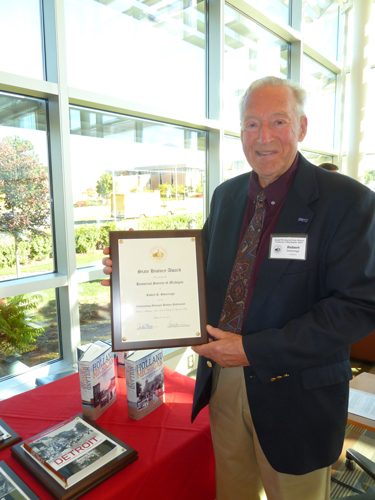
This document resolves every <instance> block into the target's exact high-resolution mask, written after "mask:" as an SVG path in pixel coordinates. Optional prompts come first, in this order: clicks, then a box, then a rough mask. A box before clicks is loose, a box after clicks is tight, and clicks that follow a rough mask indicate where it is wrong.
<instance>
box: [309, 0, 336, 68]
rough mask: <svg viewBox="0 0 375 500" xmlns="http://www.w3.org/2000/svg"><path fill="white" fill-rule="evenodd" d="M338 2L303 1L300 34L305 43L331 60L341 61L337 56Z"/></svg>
mask: <svg viewBox="0 0 375 500" xmlns="http://www.w3.org/2000/svg"><path fill="white" fill-rule="evenodd" d="M339 12H340V11H339V6H338V2H335V1H332V0H304V2H303V16H302V32H303V35H304V39H305V42H306V43H308V44H309V45H311V46H312V47H313V48H314V49H316V50H318V51H319V52H321V53H322V54H323V55H324V56H325V57H327V58H328V59H332V60H336V59H338V60H341V54H338V52H337V49H338V24H339V23H338V20H339Z"/></svg>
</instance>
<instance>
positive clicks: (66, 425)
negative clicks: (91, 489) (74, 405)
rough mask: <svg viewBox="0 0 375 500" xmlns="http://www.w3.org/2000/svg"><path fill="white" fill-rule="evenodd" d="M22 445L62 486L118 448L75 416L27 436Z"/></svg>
mask: <svg viewBox="0 0 375 500" xmlns="http://www.w3.org/2000/svg"><path fill="white" fill-rule="evenodd" d="M23 447H24V449H25V450H26V451H27V452H28V453H29V454H30V455H31V456H32V457H33V458H34V459H35V460H37V461H38V462H40V464H41V465H42V466H44V467H45V468H46V469H47V471H48V472H49V473H50V474H51V475H52V476H53V477H54V479H56V480H58V479H59V480H60V481H62V483H63V484H64V485H66V487H69V486H71V485H72V484H74V483H76V482H78V481H79V480H81V479H82V478H84V477H86V476H87V475H88V474H90V473H91V472H93V471H95V470H97V469H99V468H100V467H101V466H102V465H104V464H106V463H108V462H109V461H110V460H112V459H113V458H114V457H116V456H117V454H118V453H119V451H120V448H121V447H120V446H119V445H117V444H116V443H115V442H113V441H112V440H110V439H109V438H108V437H107V436H105V435H104V434H103V433H101V432H100V431H99V430H97V429H96V428H94V427H92V426H91V425H90V424H88V423H87V422H85V421H84V420H82V419H81V418H79V417H72V418H70V419H68V420H65V421H64V422H62V423H61V424H58V425H56V426H54V427H52V428H50V429H48V430H47V431H45V432H43V433H41V434H38V435H37V436H34V437H33V438H31V439H27V440H26V441H24V443H23ZM121 451H123V450H121Z"/></svg>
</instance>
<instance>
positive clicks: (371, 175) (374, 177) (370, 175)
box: [365, 170, 375, 184]
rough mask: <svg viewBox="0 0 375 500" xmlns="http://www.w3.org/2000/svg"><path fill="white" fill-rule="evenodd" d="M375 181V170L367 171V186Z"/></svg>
mask: <svg viewBox="0 0 375 500" xmlns="http://www.w3.org/2000/svg"><path fill="white" fill-rule="evenodd" d="M372 181H375V170H366V171H365V184H370V182H372Z"/></svg>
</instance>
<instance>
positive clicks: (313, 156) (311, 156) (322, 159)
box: [301, 149, 334, 165]
mask: <svg viewBox="0 0 375 500" xmlns="http://www.w3.org/2000/svg"><path fill="white" fill-rule="evenodd" d="M301 153H302V154H303V156H304V157H305V158H306V159H307V160H309V161H310V162H311V163H313V164H314V165H321V164H322V163H334V161H333V157H332V156H328V155H325V154H321V153H314V152H312V151H304V150H303V149H301Z"/></svg>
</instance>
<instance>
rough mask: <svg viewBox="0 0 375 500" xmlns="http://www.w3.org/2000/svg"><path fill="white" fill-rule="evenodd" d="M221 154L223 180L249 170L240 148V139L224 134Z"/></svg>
mask: <svg viewBox="0 0 375 500" xmlns="http://www.w3.org/2000/svg"><path fill="white" fill-rule="evenodd" d="M223 156H224V161H223V170H224V171H223V181H227V180H228V179H232V178H233V177H236V176H237V175H240V174H244V173H245V172H249V171H250V170H251V167H250V165H249V164H248V162H247V160H246V158H245V155H244V152H243V150H242V143H241V139H239V138H237V137H229V136H225V137H224V151H223Z"/></svg>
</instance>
